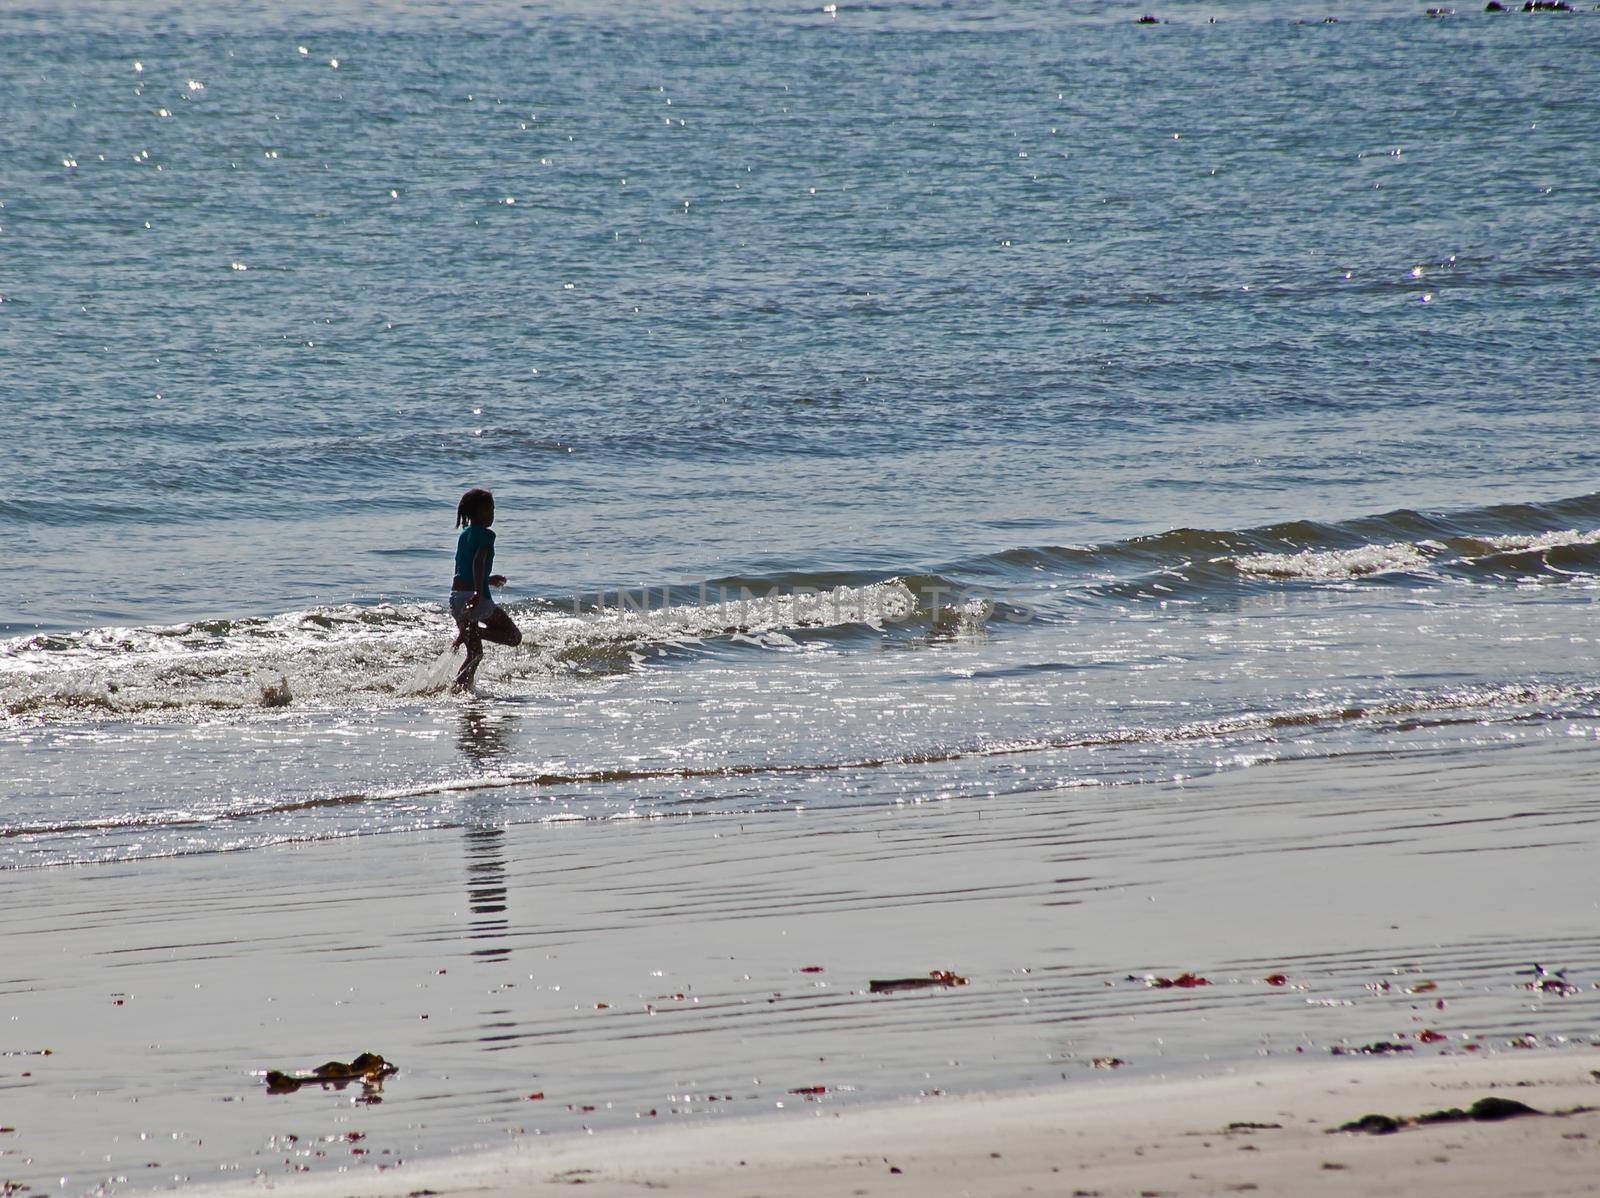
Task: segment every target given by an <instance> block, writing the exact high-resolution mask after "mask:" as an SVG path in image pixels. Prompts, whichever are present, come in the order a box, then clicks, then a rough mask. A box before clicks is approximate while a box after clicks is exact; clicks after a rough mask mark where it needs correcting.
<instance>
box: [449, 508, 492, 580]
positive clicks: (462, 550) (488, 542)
mask: <svg viewBox="0 0 1600 1198" xmlns="http://www.w3.org/2000/svg"><path fill="white" fill-rule="evenodd" d="M485 548H486V549H488V551H489V560H488V561H486V562H484V564H483V593H484V594H485V595H487V594H488V593H489V576H490V575H491V574H493V573H494V529H492V528H485V527H484V526H483V525H481V524H469V525H467V526H466V527H465V528H463V529H462V530H461V536H460V538H459V539H458V540H457V541H456V580H457V581H458V582H462V583H465V584H466V585H467V586H468V587H471V586H472V585H473V584H474V583H475V582H477V579H476V578H474V577H473V572H472V562H473V559H474V558H476V557H477V556H478V550H480V549H485Z"/></svg>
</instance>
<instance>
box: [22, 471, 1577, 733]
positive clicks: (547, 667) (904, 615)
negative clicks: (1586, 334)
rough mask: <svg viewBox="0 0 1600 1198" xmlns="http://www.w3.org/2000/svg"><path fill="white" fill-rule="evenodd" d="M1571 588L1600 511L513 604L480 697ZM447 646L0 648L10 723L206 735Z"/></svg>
mask: <svg viewBox="0 0 1600 1198" xmlns="http://www.w3.org/2000/svg"><path fill="white" fill-rule="evenodd" d="M1574 581H1592V582H1597V583H1600V494H1591V495H1585V496H1580V497H1577V498H1574V499H1569V500H1562V501H1559V502H1554V503H1549V504H1515V505H1501V506H1495V507H1485V508H1476V509H1471V510H1467V511H1462V512H1455V513H1435V512H1420V511H1411V510H1402V511H1395V512H1389V513H1385V514H1382V515H1377V516H1368V517H1361V518H1358V519H1354V520H1348V521H1342V522H1335V523H1320V522H1314V521H1294V522H1287V523H1279V524H1273V525H1266V526H1262V527H1259V528H1250V529H1241V530H1231V531H1213V530H1203V529H1187V528H1185V529H1174V530H1171V531H1169V532H1165V533H1160V534H1157V535H1153V536H1146V537H1135V538H1130V539H1127V540H1121V541H1114V542H1109V543H1106V544H1102V545H1089V546H1079V547H1072V546H1066V547H1062V546H1036V547H1019V548H1015V549H1008V550H1005V551H1002V552H999V553H994V554H988V555H984V556H980V557H974V558H968V559H965V560H961V561H957V562H953V563H947V564H942V565H938V566H935V567H933V568H932V569H926V568H924V569H920V570H919V569H911V570H903V571H901V572H898V573H893V574H886V573H884V572H873V571H867V570H856V571H834V572H814V571H813V572H801V571H777V572H774V573H771V574H766V575H761V576H754V577H748V578H724V579H719V580H715V581H713V582H709V583H704V584H700V585H698V586H694V587H691V586H681V585H680V586H662V587H657V588H654V589H645V590H633V591H629V590H619V591H613V592H601V593H592V594H590V595H588V596H580V597H578V598H577V599H575V600H562V599H558V598H554V597H545V598H534V599H529V600H524V601H522V602H519V603H517V604H514V605H512V610H513V611H514V612H515V613H516V617H517V619H518V621H519V623H520V624H521V625H522V627H523V631H524V637H525V639H524V645H523V647H522V648H521V649H520V650H518V651H516V652H510V653H500V652H496V653H492V654H490V655H489V657H488V659H487V660H486V663H485V666H484V668H483V670H482V671H481V672H480V679H481V680H482V682H483V684H484V685H485V686H487V687H489V688H491V689H492V688H494V687H495V686H497V685H505V684H508V683H509V684H512V685H514V686H515V687H517V688H519V689H520V690H522V691H527V690H529V689H530V688H531V689H533V690H538V689H539V688H541V687H559V686H560V685H561V684H562V682H563V680H567V679H571V678H573V677H574V676H578V677H582V676H591V675H605V674H622V673H626V672H628V671H630V670H632V669H635V668H638V667H639V666H641V665H644V664H646V663H648V662H651V661H662V660H666V661H671V660H675V659H680V658H684V657H690V658H692V657H694V656H696V655H700V654H704V653H707V652H746V651H751V650H761V651H775V652H785V651H790V652H792V651H800V650H803V649H805V648H807V647H808V646H809V645H811V644H813V643H815V642H817V641H818V640H827V641H831V642H834V643H836V644H837V643H848V642H850V641H851V640H852V638H867V639H869V640H871V641H877V640H879V639H881V638H884V637H906V636H920V637H935V638H936V637H956V636H961V635H969V634H976V635H982V634H984V633H985V632H986V631H988V630H991V629H993V628H995V627H996V626H998V625H1002V624H1005V623H1022V622H1027V621H1029V620H1032V619H1036V618H1042V619H1045V620H1053V619H1061V618H1067V617H1069V616H1070V613H1071V612H1072V610H1073V609H1074V608H1076V607H1079V606H1081V605H1085V604H1089V605H1096V604H1105V603H1107V602H1111V603H1116V604H1126V603H1134V604H1137V603H1141V602H1146V601H1155V602H1158V603H1161V604H1168V603H1180V604H1189V605H1203V604H1205V603H1208V602H1224V603H1228V602H1234V601H1236V600H1237V599H1238V598H1239V597H1240V596H1241V595H1247V594H1251V593H1256V592H1261V591H1265V590H1272V589H1281V588H1300V587H1321V586H1335V587H1340V588H1349V587H1364V586H1378V587H1382V586H1394V585H1400V586H1410V587H1434V586H1442V585H1449V584H1461V583H1466V584H1471V585H1481V586H1495V585H1505V584H1513V585H1525V584H1528V583H1545V584H1562V583H1572V582H1574ZM452 633H453V629H452V626H451V624H450V622H449V620H448V618H447V617H446V615H445V613H444V611H443V608H442V606H440V605H439V604H434V603H421V602H410V603H378V604H372V605H369V606H361V605H344V606H338V607H324V608H314V609H311V610H306V611H297V612H287V613H282V614H279V615H275V616H269V617H259V618H243V619H222V620H203V621H195V622H193V623H188V624H180V625H175V626H171V627H164V628H98V629H89V630H86V631H80V632H72V633H42V634H37V635H33V636H24V637H17V638H13V639H11V640H8V641H3V642H0V718H3V719H5V720H7V721H8V722H12V723H15V722H19V721H20V722H23V723H28V722H36V721H49V720H86V719H87V720H95V719H116V718H126V717H129V716H131V715H134V714H136V713H148V714H151V715H155V716H158V717H162V718H168V717H170V718H189V717H194V718H204V717H205V716H206V715H207V714H208V713H215V712H218V711H238V712H242V711H249V710H252V709H260V708H263V707H268V708H270V707H276V706H285V705H301V706H304V705H306V704H308V703H309V704H316V703H341V702H352V701H354V702H360V703H363V704H372V703H377V702H382V701H385V699H387V700H390V701H395V702H406V701H415V699H416V697H417V696H425V695H430V694H435V693H437V692H439V691H441V690H443V689H444V688H445V686H446V685H447V684H448V682H449V680H450V679H451V678H452V677H453V675H454V673H455V669H456V664H457V662H458V660H459V659H458V657H456V656H454V655H452V653H451V652H450V651H449V650H448V649H447V648H446V646H447V645H448V644H449V642H450V640H451V639H452Z"/></svg>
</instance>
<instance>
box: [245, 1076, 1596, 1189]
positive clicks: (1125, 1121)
mask: <svg viewBox="0 0 1600 1198" xmlns="http://www.w3.org/2000/svg"><path fill="white" fill-rule="evenodd" d="M1595 1067H1600V1052H1593V1051H1589V1052H1583V1053H1560V1054H1554V1055H1549V1056H1545V1055H1537V1056H1535V1055H1526V1054H1510V1055H1505V1056H1499V1057H1492V1058H1486V1059H1476V1058H1472V1057H1452V1058H1438V1059H1431V1060H1421V1061H1389V1060H1359V1061H1351V1062H1349V1063H1344V1062H1340V1063H1318V1064H1316V1065H1308V1066H1298V1067H1296V1066H1288V1067H1280V1068H1275V1069H1264V1070H1260V1071H1255V1072H1242V1073H1238V1074H1233V1075H1229V1076H1221V1077H1210V1078H1199V1079H1185V1080H1162V1079H1150V1080H1138V1081H1133V1082H1130V1083H1129V1084H1126V1085H1118V1086H1109V1087H1106V1086H1097V1087H1093V1088H1088V1089H1086V1088H1082V1087H1058V1088H1054V1089H1050V1090H1045V1091H1039V1092H1034V1093H1025V1094H1008V1095H996V1096H982V1095H975V1096H970V1097H965V1098H950V1099H938V1100H925V1101H922V1102H917V1103H902V1104H893V1105H886V1106H880V1107H856V1108H853V1109H846V1110H843V1111H840V1112H837V1113H833V1112H828V1113H825V1114H819V1116H818V1117H817V1118H813V1119H808V1120H794V1119H781V1118H772V1117H758V1118H744V1119H729V1120H726V1121H724V1122H722V1123H721V1124H719V1125H706V1124H702V1125H699V1126H697V1127H692V1128H652V1129H650V1130H647V1131H642V1132H636V1133H630V1132H626V1131H617V1132H611V1133H608V1134H602V1135H598V1136H571V1135H568V1136H561V1137H552V1138H550V1139H548V1140H544V1141H538V1140H534V1141H525V1142H523V1143H521V1144H519V1145H518V1146H517V1147H515V1148H513V1149H509V1150H506V1151H503V1152H499V1153H495V1154H492V1155H485V1156H481V1157H476V1158H464V1159H459V1160H455V1161H448V1162H430V1163H427V1164H422V1165H419V1166H415V1167H402V1168H400V1169H396V1170H391V1171H387V1172H383V1173H366V1174H352V1175H345V1176H342V1177H340V1176H332V1177H330V1176H323V1177H316V1178H307V1179H305V1180H302V1181H277V1182H273V1183H270V1187H271V1188H273V1189H276V1190H280V1191H282V1192H283V1193H285V1194H289V1195H295V1196H296V1198H323V1196H327V1198H333V1196H334V1195H339V1196H344V1195H351V1196H358V1195H394V1196H395V1198H401V1196H406V1195H413V1196H414V1195H417V1194H419V1192H420V1193H427V1192H429V1191H431V1192H432V1193H434V1194H438V1195H441V1196H445V1198H448V1196H450V1195H458V1194H459V1195H468V1194H470V1195H501V1194H504V1195H513V1194H516V1195H525V1194H543V1193H552V1194H553V1193H558V1192H560V1193H570V1192H572V1187H573V1186H575V1185H580V1184H581V1185H582V1186H583V1187H584V1188H583V1190H582V1191H581V1192H582V1193H584V1194H587V1195H590V1196H591V1198H601V1196H610V1195H618V1196H620V1195H638V1194H643V1193H646V1192H650V1191H655V1190H670V1191H673V1192H676V1193H681V1194H692V1195H697V1196H702V1198H755V1196H758V1195H759V1196H761V1198H788V1196H791V1195H792V1196H794V1198H802V1196H803V1198H817V1196H818V1195H827V1196H831V1195H861V1196H866V1195H880V1194H882V1195H892V1194H916V1195H918V1196H919V1198H944V1196H949V1198H956V1196H965V1195H982V1196H985V1198H990V1196H1000V1195H1020V1194H1049V1195H1103V1196H1104V1198H1114V1196H1115V1198H1121V1196H1123V1195H1146V1196H1148V1195H1156V1194H1160V1195H1174V1196H1176V1195H1200V1194H1231V1193H1254V1194H1262V1195H1270V1194H1282V1195H1316V1194H1341V1195H1346V1194H1375V1193H1379V1192H1383V1193H1395V1194H1406V1195H1450V1196H1451V1198H1470V1196H1472V1195H1496V1196H1504V1195H1520V1194H1527V1195H1534V1194H1537V1195H1541V1196H1545V1198H1547V1196H1550V1195H1560V1194H1592V1193H1594V1192H1595V1189H1596V1185H1597V1178H1600V1172H1597V1170H1600V1113H1571V1114H1565V1115H1561V1116H1547V1117H1543V1118H1533V1117H1523V1118H1517V1119H1512V1120H1507V1121H1504V1122H1495V1123H1480V1122H1468V1123H1448V1124H1437V1125H1432V1126H1416V1127H1411V1128H1406V1129H1403V1130H1401V1131H1399V1132H1396V1133H1393V1134H1388V1135H1369V1134H1364V1133H1349V1132H1339V1131H1336V1130H1331V1129H1335V1128H1337V1127H1338V1126H1339V1125H1340V1124H1342V1123H1344V1122H1347V1121H1350V1120H1353V1119H1357V1118H1359V1117H1360V1116H1362V1115H1365V1114H1368V1113H1371V1112H1374V1111H1376V1112H1381V1113H1386V1114H1391V1115H1404V1116H1415V1115H1418V1114H1421V1113H1423V1112H1425V1111H1432V1110H1436V1109H1439V1108H1442V1107H1465V1106H1470V1105H1471V1104H1472V1103H1473V1102H1474V1101H1475V1100H1476V1099H1478V1098H1481V1097H1484V1096H1487V1095H1497V1096H1502V1097H1507V1098H1513V1099H1515V1100H1517V1101H1520V1102H1523V1103H1526V1104H1528V1105H1530V1106H1534V1107H1536V1108H1539V1109H1541V1110H1543V1111H1548V1112H1556V1111H1571V1110H1572V1108H1576V1107H1581V1106H1583V1105H1584V1104H1586V1103H1587V1102H1589V1101H1600V1087H1597V1085H1596V1076H1595V1075H1594V1074H1593V1073H1591V1069H1592V1068H1595ZM1247 1123H1248V1124H1259V1125H1266V1126H1260V1127H1256V1128H1244V1127H1234V1128H1230V1126H1229V1125H1230V1124H1247ZM262 1184H263V1183H257V1185H256V1186H255V1187H251V1188H262ZM229 1192H232V1193H235V1194H237V1193H238V1192H239V1189H238V1188H237V1187H235V1188H234V1189H233V1190H231V1191H228V1190H224V1191H220V1193H229Z"/></svg>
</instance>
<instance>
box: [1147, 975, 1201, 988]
mask: <svg viewBox="0 0 1600 1198" xmlns="http://www.w3.org/2000/svg"><path fill="white" fill-rule="evenodd" d="M1145 985H1147V986H1151V987H1153V988H1154V989H1156V990H1170V989H1172V988H1174V987H1176V988H1177V989H1180V990H1192V989H1194V987H1196V986H1209V985H1211V982H1210V980H1209V979H1207V978H1203V977H1201V976H1200V975H1199V974H1195V973H1180V974H1179V975H1178V976H1177V977H1175V978H1156V977H1147V978H1145Z"/></svg>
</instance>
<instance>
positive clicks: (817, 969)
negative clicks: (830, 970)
mask: <svg viewBox="0 0 1600 1198" xmlns="http://www.w3.org/2000/svg"><path fill="white" fill-rule="evenodd" d="M800 972H801V973H821V972H822V966H820V965H802V966H801V967H800Z"/></svg>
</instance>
